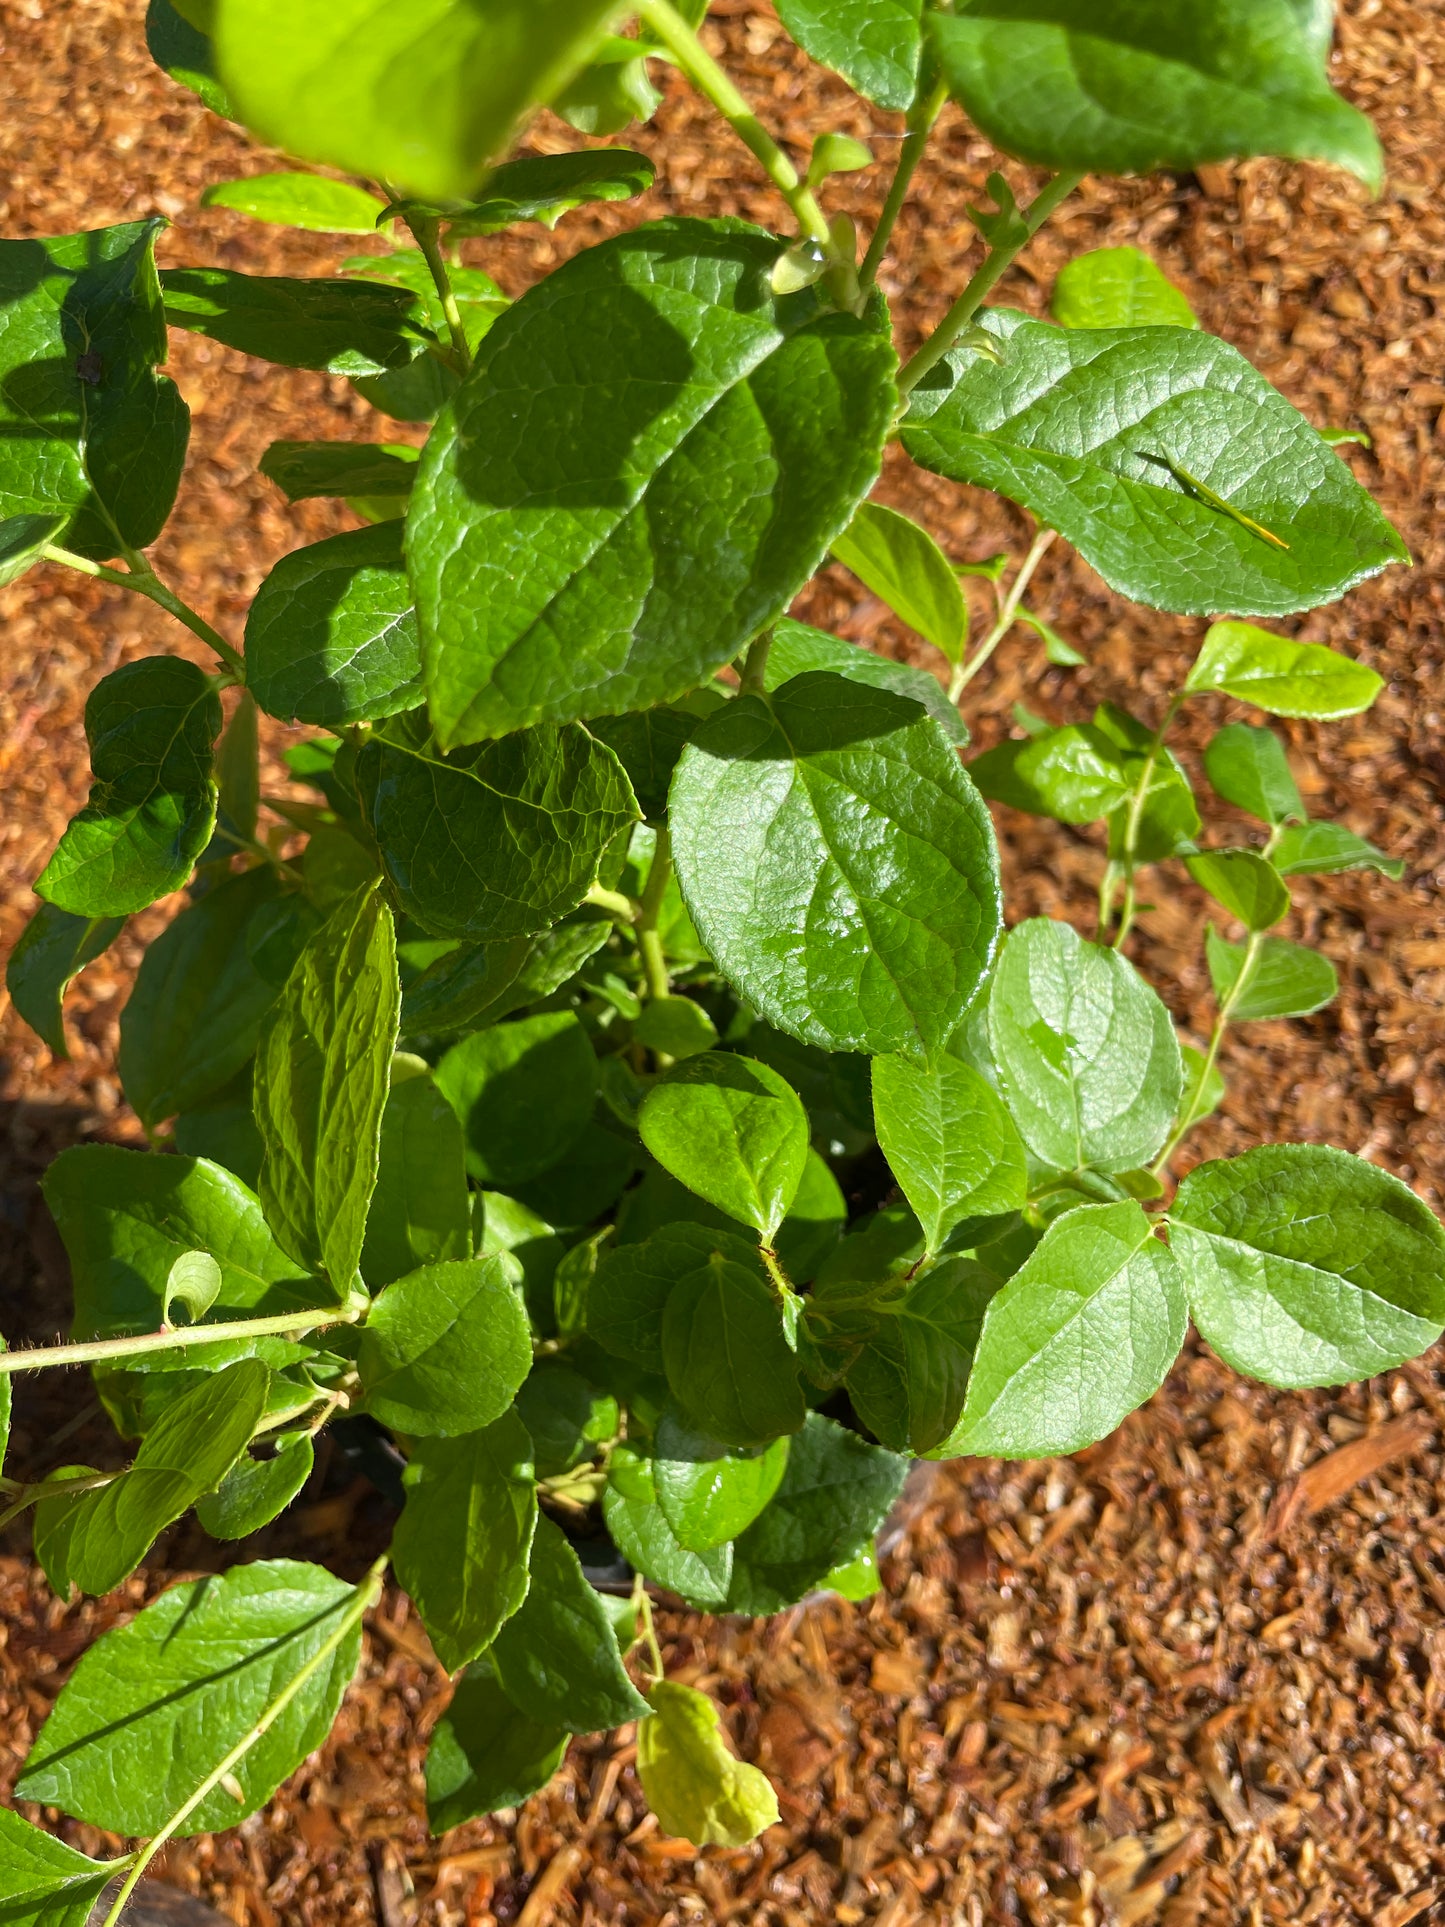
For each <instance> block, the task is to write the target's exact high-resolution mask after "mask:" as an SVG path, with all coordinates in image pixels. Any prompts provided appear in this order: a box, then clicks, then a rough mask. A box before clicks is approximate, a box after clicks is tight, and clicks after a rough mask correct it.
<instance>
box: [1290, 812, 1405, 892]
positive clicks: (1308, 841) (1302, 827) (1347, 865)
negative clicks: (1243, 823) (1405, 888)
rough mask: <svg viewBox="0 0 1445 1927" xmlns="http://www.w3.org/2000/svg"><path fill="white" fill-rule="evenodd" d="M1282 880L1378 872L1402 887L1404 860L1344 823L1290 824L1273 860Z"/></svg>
mask: <svg viewBox="0 0 1445 1927" xmlns="http://www.w3.org/2000/svg"><path fill="white" fill-rule="evenodd" d="M1270 861H1271V863H1273V865H1274V867H1275V869H1276V870H1278V871H1279V873H1280V875H1281V876H1287V877H1294V876H1332V875H1334V874H1335V872H1336V871H1339V870H1378V871H1379V872H1380V875H1381V876H1386V877H1392V878H1394V880H1395V881H1396V882H1397V883H1398V882H1399V880H1400V878H1401V877H1402V876H1404V874H1405V864H1404V860H1403V859H1402V858H1401V857H1396V856H1386V854H1385V852H1384V851H1383V850H1377V849H1376V848H1375V846H1374V844H1373V843H1367V842H1366V841H1365V839H1364V837H1362V836H1356V835H1355V833H1354V831H1353V830H1347V829H1346V828H1345V826H1344V824H1343V823H1289V824H1286V825H1285V827H1284V828H1283V829H1282V830H1281V831H1280V833H1279V835H1278V837H1277V838H1276V839H1275V845H1274V853H1273V855H1272V856H1271V857H1270Z"/></svg>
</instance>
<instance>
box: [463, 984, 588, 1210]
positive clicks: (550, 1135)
mask: <svg viewBox="0 0 1445 1927" xmlns="http://www.w3.org/2000/svg"><path fill="white" fill-rule="evenodd" d="M436 1079H437V1086H438V1088H439V1089H440V1090H441V1092H442V1094H443V1096H445V1097H446V1099H447V1100H448V1102H449V1103H450V1104H451V1106H452V1108H453V1109H454V1110H455V1111H456V1114H457V1116H458V1117H459V1118H460V1119H461V1120H462V1126H463V1129H464V1130H465V1132H466V1140H467V1169H468V1170H469V1171H470V1172H471V1174H472V1176H473V1177H474V1178H478V1179H480V1180H481V1181H482V1182H483V1183H484V1184H490V1185H492V1186H494V1187H495V1186H497V1185H508V1186H510V1185H512V1184H516V1183H520V1182H522V1181H523V1180H524V1179H527V1178H535V1177H540V1176H541V1174H542V1173H543V1172H544V1171H549V1170H551V1168H552V1167H553V1166H554V1165H556V1164H559V1163H560V1162H561V1161H562V1159H563V1158H564V1157H566V1155H567V1153H568V1151H569V1150H570V1149H571V1147H572V1146H573V1145H574V1144H575V1143H576V1141H577V1139H578V1138H579V1137H580V1136H581V1134H582V1132H583V1130H584V1129H585V1127H586V1125H587V1123H588V1120H589V1119H590V1118H591V1116H592V1109H593V1106H594V1104H595V1103H596V1101H597V1058H596V1056H595V1054H594V1053H593V1049H592V1045H591V1043H590V1041H589V1039H588V1036H587V1033H586V1031H585V1030H584V1029H583V1027H582V1023H581V1020H580V1019H579V1018H578V1017H577V1016H576V1015H575V1013H573V1012H572V1011H570V1010H551V1011H544V1012H543V1013H542V1014H541V1015H539V1016H536V1017H522V1018H518V1019H517V1020H516V1021H514V1022H512V1023H507V1024H497V1025H494V1026H493V1028H492V1029H490V1030H480V1031H478V1032H477V1033H476V1034H475V1035H474V1036H472V1037H465V1038H463V1039H462V1041H461V1043H459V1044H454V1045H453V1046H452V1048H451V1049H450V1050H449V1051H448V1052H447V1054H446V1056H445V1057H444V1058H443V1059H442V1060H441V1063H440V1064H438V1066H437V1071H436Z"/></svg>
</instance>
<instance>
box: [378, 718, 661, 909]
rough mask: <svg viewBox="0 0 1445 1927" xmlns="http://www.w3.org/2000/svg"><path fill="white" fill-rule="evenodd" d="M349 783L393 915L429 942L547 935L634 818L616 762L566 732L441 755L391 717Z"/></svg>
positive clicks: (519, 734)
mask: <svg viewBox="0 0 1445 1927" xmlns="http://www.w3.org/2000/svg"><path fill="white" fill-rule="evenodd" d="M358 775H359V778H360V782H361V787H362V795H363V798H364V801H365V804H366V812H367V818H368V820H369V822H370V824H371V827H372V830H373V832H374V834H375V836H376V840H377V843H378V845H379V846H380V849H381V855H382V861H383V862H384V863H385V865H386V870H387V875H388V877H389V878H390V880H391V883H392V885H393V887H394V888H395V890H396V892H397V895H398V897H399V898H400V900H401V903H402V907H403V908H404V909H405V910H406V911H407V913H408V914H409V915H411V916H413V917H415V918H416V920H417V922H418V923H420V924H421V925H422V927H423V928H424V929H426V930H430V931H431V932H432V933H433V934H434V935H436V936H441V937H471V938H481V939H484V940H494V939H496V938H500V937H530V936H534V935H535V934H536V933H537V932H538V931H541V930H545V929H547V928H548V927H549V926H550V925H552V924H554V923H556V922H557V921H558V920H559V919H560V918H562V917H564V916H566V915H567V913H568V912H569V911H571V910H575V909H576V907H577V905H578V904H579V903H580V902H581V901H582V899H583V897H584V896H585V895H586V894H587V892H588V890H589V889H590V888H591V887H592V885H593V883H594V882H595V881H596V880H597V870H598V866H599V864H600V863H601V861H602V857H603V855H604V853H605V851H606V849H607V847H608V845H609V844H610V843H611V842H612V841H613V840H614V839H615V838H616V837H617V836H619V835H620V834H621V833H622V831H624V830H625V829H626V828H627V826H628V824H629V823H632V822H634V821H635V820H636V818H637V813H638V812H637V804H636V801H635V799H634V798H633V794H632V786H631V785H630V784H629V782H628V781H627V777H626V774H625V773H624V771H623V769H622V765H621V764H620V763H619V762H618V760H617V758H616V757H615V756H614V755H613V753H612V751H611V750H610V749H608V748H607V747H606V745H605V744H603V743H600V742H598V741H597V740H596V738H595V737H593V736H590V735H589V734H588V732H587V731H586V730H585V729H579V728H578V727H577V726H576V725H575V724H569V725H567V726H565V727H563V728H561V729H553V728H550V727H545V726H544V727H542V728H538V729H524V730H518V731H515V732H514V733H513V734H512V735H510V736H506V737H504V738H503V739H502V740H501V741H500V742H495V743H483V744H480V745H478V746H477V747H476V748H474V749H464V750H461V751H458V752H457V753H456V754H454V755H452V756H443V755H441V754H440V752H439V751H438V750H437V749H436V748H435V747H434V746H433V745H432V744H431V743H430V742H429V741H428V740H427V735H426V728H425V724H424V722H423V721H422V719H421V718H420V717H419V716H418V717H406V718H401V719H398V721H396V722H395V723H393V724H392V725H391V726H390V727H389V728H388V729H387V730H386V731H385V732H384V733H383V734H380V735H377V736H373V738H372V740H371V741H370V742H369V743H368V744H367V745H366V747H365V749H364V750H363V751H362V752H361V756H360V758H359V761H358ZM438 819H441V820H443V821H445V822H446V824H447V825H448V829H449V831H450V834H449V836H448V837H447V838H446V839H445V840H444V841H441V842H439V841H438V840H437V838H436V836H435V834H434V826H435V824H436V822H437V821H438Z"/></svg>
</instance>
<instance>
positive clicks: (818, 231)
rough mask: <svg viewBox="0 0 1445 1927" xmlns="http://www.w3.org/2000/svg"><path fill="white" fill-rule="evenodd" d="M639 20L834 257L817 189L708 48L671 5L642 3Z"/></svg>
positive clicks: (806, 229) (642, 0) (807, 231)
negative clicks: (804, 177) (802, 175)
mask: <svg viewBox="0 0 1445 1927" xmlns="http://www.w3.org/2000/svg"><path fill="white" fill-rule="evenodd" d="M636 11H637V17H638V19H639V20H640V21H641V22H642V23H643V25H644V26H645V27H647V28H648V29H649V31H650V32H651V33H653V34H654V35H655V36H656V37H657V39H658V40H660V41H661V42H662V45H663V46H664V47H665V48H666V49H667V51H668V53H669V54H670V55H671V57H672V59H673V60H674V62H675V63H676V64H677V66H678V67H679V68H681V70H682V72H683V73H685V74H686V75H687V77H688V79H689V80H690V81H691V82H692V84H693V86H694V87H696V89H697V90H698V92H699V93H700V94H702V95H703V96H704V98H705V99H707V100H709V101H711V103H712V105H713V106H714V107H715V108H716V109H717V111H718V112H719V113H720V114H721V115H722V117H723V119H724V120H725V121H726V122H727V123H728V125H729V127H731V128H732V130H733V132H734V133H735V134H736V135H737V137H738V139H739V140H740V141H741V142H742V143H743V145H744V146H745V147H746V148H747V149H748V151H749V152H750V153H751V154H752V155H753V156H754V158H755V159H756V160H757V161H758V163H759V165H760V166H761V167H762V170H763V172H764V173H765V174H766V175H767V177H768V179H769V180H770V181H771V182H772V184H773V186H774V187H775V188H776V189H777V190H778V192H779V193H780V194H781V195H782V197H783V199H784V200H785V201H786V202H787V204H788V206H789V207H790V208H791V209H792V211H793V218H794V219H795V220H796V221H797V223H798V226H799V227H800V228H801V229H802V230H803V232H804V234H806V235H807V236H808V238H809V239H810V240H813V241H816V242H817V243H818V245H819V247H821V248H823V249H824V250H825V251H826V253H827V255H828V257H829V259H830V260H831V259H832V258H833V255H834V252H835V250H834V246H833V237H832V234H831V232H830V231H829V228H828V223H827V220H826V219H825V218H824V214H823V210H822V209H821V208H820V207H819V206H818V203H817V200H816V199H815V197H814V194H813V190H812V189H811V188H810V187H808V186H806V185H805V184H804V182H803V181H801V180H800V179H799V177H798V170H797V169H796V168H795V167H794V166H793V163H792V162H791V161H790V160H789V159H788V157H787V155H786V154H785V153H784V152H783V150H782V148H781V147H779V146H778V143H777V142H776V141H775V140H774V139H773V137H772V135H771V134H770V133H769V132H768V130H767V129H766V128H765V127H764V126H763V124H762V122H761V121H760V120H759V119H758V117H757V115H756V114H755V113H754V112H753V110H752V108H751V107H750V106H749V105H748V103H747V101H746V99H745V98H744V97H743V95H742V94H740V93H739V92H738V90H737V88H736V87H735V86H734V85H733V83H732V81H731V80H730V79H729V77H728V75H727V74H726V73H725V72H724V71H723V69H722V68H721V67H720V66H719V65H718V63H717V62H716V61H715V60H714V59H713V57H712V55H711V54H710V53H709V52H708V50H707V48H706V47H704V46H703V44H702V42H701V41H700V40H699V39H698V37H697V35H696V34H695V33H694V32H693V30H692V28H691V27H689V26H688V24H687V22H686V21H685V20H684V19H683V18H682V16H681V14H679V13H678V11H677V9H676V8H675V7H673V6H671V5H670V4H669V0H637V9H636Z"/></svg>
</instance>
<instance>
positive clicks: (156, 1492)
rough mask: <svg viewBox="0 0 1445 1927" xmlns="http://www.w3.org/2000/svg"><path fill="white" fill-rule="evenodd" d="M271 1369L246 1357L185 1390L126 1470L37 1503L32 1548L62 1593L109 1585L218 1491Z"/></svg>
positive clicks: (244, 1440) (243, 1443)
mask: <svg viewBox="0 0 1445 1927" xmlns="http://www.w3.org/2000/svg"><path fill="white" fill-rule="evenodd" d="M270 1379H271V1374H270V1372H269V1371H268V1369H267V1368H266V1366H264V1365H263V1364H262V1363H261V1361H260V1360H259V1359H256V1358H244V1359H242V1360H241V1361H240V1362H239V1363H238V1364H235V1365H229V1366H227V1367H226V1368H225V1369H224V1370H223V1371H219V1372H214V1373H211V1374H209V1375H208V1376H207V1377H206V1378H205V1379H204V1380H203V1381H202V1382H201V1383H200V1384H199V1385H193V1386H192V1387H191V1389H190V1390H189V1391H188V1392H183V1393H182V1394H181V1396H180V1397H179V1398H178V1399H177V1400H176V1401H175V1403H174V1404H173V1405H170V1406H168V1407H167V1409H166V1411H165V1412H164V1413H163V1414H162V1416H161V1417H160V1418H159V1419H158V1420H157V1421H156V1423H155V1424H154V1425H153V1426H152V1427H151V1428H150V1430H149V1431H148V1432H147V1433H146V1435H145V1437H144V1439H143V1440H142V1441H141V1447H140V1450H139V1452H137V1454H136V1458H135V1463H134V1464H133V1465H132V1466H131V1468H130V1470H129V1471H128V1472H122V1473H120V1474H118V1476H117V1477H116V1478H115V1479H114V1480H113V1481H112V1482H111V1484H109V1485H104V1486H99V1487H97V1488H95V1489H93V1490H91V1491H89V1492H81V1493H76V1494H74V1495H72V1496H70V1497H68V1498H66V1497H61V1496H59V1495H58V1494H57V1496H56V1497H55V1498H52V1499H42V1500H41V1502H40V1504H39V1505H38V1506H37V1507H36V1508H35V1555H36V1557H37V1559H39V1560H40V1562H41V1564H42V1565H43V1566H44V1568H45V1576H46V1578H47V1579H48V1580H49V1581H50V1584H51V1586H52V1588H53V1589H54V1591H55V1592H56V1593H57V1594H58V1595H59V1597H60V1598H62V1599H64V1598H65V1597H66V1595H67V1593H68V1592H69V1590H70V1588H71V1586H72V1585H74V1586H78V1587H79V1588H80V1590H81V1591H82V1592H89V1593H95V1594H97V1595H98V1594H100V1593H107V1592H111V1591H113V1590H114V1588H115V1587H116V1586H118V1585H119V1584H120V1582H121V1581H122V1580H123V1579H125V1578H126V1577H127V1576H128V1575H129V1574H130V1573H132V1572H133V1571H134V1570H135V1568H136V1567H137V1566H138V1565H139V1564H140V1562H141V1560H142V1559H144V1557H145V1556H146V1554H147V1552H149V1551H150V1548H151V1546H152V1545H153V1544H154V1543H155V1540H156V1537H157V1535H158V1534H159V1533H161V1532H163V1531H164V1530H165V1528H166V1527H167V1526H168V1525H172V1524H173V1523H174V1522H175V1521H176V1520H177V1519H179V1518H180V1516H181V1514H182V1513H183V1512H188V1511H189V1510H190V1508H191V1507H192V1506H193V1505H194V1504H195V1503H196V1500H197V1499H199V1498H200V1497H202V1495H203V1494H205V1493H207V1492H214V1491H215V1489H216V1487H217V1486H218V1485H219V1484H220V1483H221V1481H222V1480H223V1479H224V1478H225V1476H226V1474H227V1473H228V1472H229V1471H230V1469H231V1467H232V1466H233V1465H234V1464H235V1463H236V1461H237V1459H239V1458H240V1456H241V1454H242V1453H243V1452H244V1451H245V1449H246V1447H247V1445H248V1444H249V1443H250V1440H251V1434H252V1433H253V1432H254V1431H255V1429H256V1426H257V1424H258V1422H259V1421H260V1418H261V1414H262V1412H263V1411H264V1410H265V1406H266V1393H267V1389H268V1387H269V1385H270Z"/></svg>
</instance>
